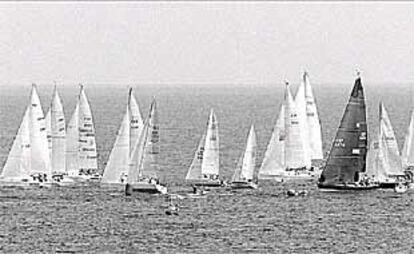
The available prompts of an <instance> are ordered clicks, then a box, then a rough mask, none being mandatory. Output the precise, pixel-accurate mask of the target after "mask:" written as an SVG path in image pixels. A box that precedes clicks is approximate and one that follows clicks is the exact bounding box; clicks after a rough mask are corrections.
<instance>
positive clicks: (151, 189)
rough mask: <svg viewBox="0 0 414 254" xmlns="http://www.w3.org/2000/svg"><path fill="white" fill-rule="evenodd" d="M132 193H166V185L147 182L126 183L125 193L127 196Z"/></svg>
mask: <svg viewBox="0 0 414 254" xmlns="http://www.w3.org/2000/svg"><path fill="white" fill-rule="evenodd" d="M133 193H149V194H167V187H165V186H162V185H160V184H156V183H149V182H137V183H132V184H126V185H125V194H126V195H127V196H129V195H132V194H133Z"/></svg>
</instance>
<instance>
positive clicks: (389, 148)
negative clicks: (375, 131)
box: [380, 103, 404, 175]
mask: <svg viewBox="0 0 414 254" xmlns="http://www.w3.org/2000/svg"><path fill="white" fill-rule="evenodd" d="M380 138H381V139H382V142H380V146H381V145H382V144H384V145H385V147H380V149H382V150H383V153H384V157H383V159H384V160H385V161H386V164H387V165H388V167H387V169H386V172H387V174H389V175H404V171H403V168H402V162H401V156H400V152H399V150H398V143H397V139H396V138H395V134H394V130H393V128H392V125H391V121H390V119H389V116H388V113H387V111H386V109H385V107H384V105H383V104H382V103H381V104H380Z"/></svg>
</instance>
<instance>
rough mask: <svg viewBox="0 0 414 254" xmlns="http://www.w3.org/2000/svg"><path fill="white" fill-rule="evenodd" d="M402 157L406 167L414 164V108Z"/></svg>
mask: <svg viewBox="0 0 414 254" xmlns="http://www.w3.org/2000/svg"><path fill="white" fill-rule="evenodd" d="M401 157H402V163H403V167H404V168H408V167H412V166H414V110H413V111H412V113H411V119H410V125H409V126H408V130H407V133H406V135H405V141H404V146H403V150H402V152H401Z"/></svg>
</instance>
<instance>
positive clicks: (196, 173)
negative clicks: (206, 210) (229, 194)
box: [185, 109, 222, 187]
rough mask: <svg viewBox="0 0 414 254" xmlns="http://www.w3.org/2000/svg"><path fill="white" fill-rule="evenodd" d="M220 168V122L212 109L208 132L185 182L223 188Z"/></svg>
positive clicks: (202, 138)
mask: <svg viewBox="0 0 414 254" xmlns="http://www.w3.org/2000/svg"><path fill="white" fill-rule="evenodd" d="M219 167H220V161H219V133H218V122H217V117H216V114H215V113H214V110H213V109H211V111H210V116H209V118H208V122H207V131H206V133H205V134H203V135H202V137H201V140H200V143H199V145H198V147H197V150H196V152H195V155H194V159H193V161H192V163H191V165H190V168H189V169H188V172H187V175H186V177H185V180H186V182H187V183H190V184H192V185H195V186H210V187H217V186H221V185H222V182H221V180H220V178H219Z"/></svg>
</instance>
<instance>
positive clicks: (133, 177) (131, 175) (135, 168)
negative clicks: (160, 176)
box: [127, 119, 148, 184]
mask: <svg viewBox="0 0 414 254" xmlns="http://www.w3.org/2000/svg"><path fill="white" fill-rule="evenodd" d="M147 122H148V119H147ZM147 122H145V123H144V126H143V128H142V130H141V133H140V135H139V137H138V140H137V142H135V145H134V149H133V151H132V155H131V158H130V160H129V165H128V178H127V183H129V184H132V183H135V182H137V181H139V179H140V178H141V177H142V173H141V168H142V164H143V163H142V161H143V157H144V152H145V142H146V139H147V134H148V123H147Z"/></svg>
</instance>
